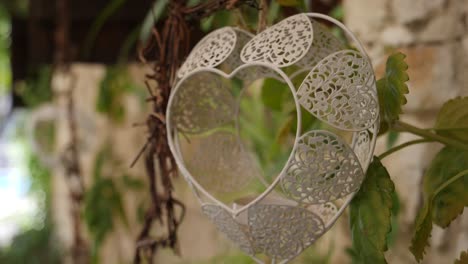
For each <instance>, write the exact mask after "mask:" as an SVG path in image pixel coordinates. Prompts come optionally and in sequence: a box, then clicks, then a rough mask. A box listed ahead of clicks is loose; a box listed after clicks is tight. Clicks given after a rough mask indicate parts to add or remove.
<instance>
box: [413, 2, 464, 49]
mask: <svg viewBox="0 0 468 264" xmlns="http://www.w3.org/2000/svg"><path fill="white" fill-rule="evenodd" d="M408 2H411V1H408ZM428 2H431V1H428ZM462 4H463V0H460V1H448V2H447V4H446V5H444V6H443V7H440V8H438V9H436V10H434V12H431V13H430V14H429V15H428V16H426V17H425V19H426V20H424V21H421V22H417V23H415V26H414V28H415V32H417V33H416V34H417V38H418V40H419V42H441V41H448V40H455V39H456V38H458V37H460V36H461V35H462V34H463V12H462V11H463V8H462ZM465 4H466V3H465Z"/></svg>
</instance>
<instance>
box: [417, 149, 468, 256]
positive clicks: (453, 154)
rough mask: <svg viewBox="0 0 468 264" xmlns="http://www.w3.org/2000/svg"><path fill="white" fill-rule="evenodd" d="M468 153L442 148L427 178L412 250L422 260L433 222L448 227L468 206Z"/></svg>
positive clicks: (425, 178)
mask: <svg viewBox="0 0 468 264" xmlns="http://www.w3.org/2000/svg"><path fill="white" fill-rule="evenodd" d="M467 188H468V151H460V150H458V149H455V148H452V147H445V148H443V149H442V150H441V151H440V152H439V153H438V154H437V155H436V157H435V158H434V160H433V161H432V163H431V165H430V167H429V169H428V170H427V172H426V175H425V177H424V189H423V192H424V193H423V196H424V206H423V208H422V209H421V210H420V211H419V214H418V217H417V220H416V225H415V230H416V232H415V234H414V237H413V240H412V243H411V247H410V250H411V252H412V253H413V255H414V256H415V257H416V260H418V261H420V260H422V258H423V256H424V249H425V247H426V246H428V245H429V243H428V240H429V237H430V235H431V230H432V222H434V223H436V224H437V225H439V226H441V227H444V228H445V227H447V226H448V225H449V224H450V222H451V221H452V220H453V219H455V218H456V217H457V216H458V215H459V214H461V213H462V212H463V209H464V207H465V206H468V193H467V192H466V190H467Z"/></svg>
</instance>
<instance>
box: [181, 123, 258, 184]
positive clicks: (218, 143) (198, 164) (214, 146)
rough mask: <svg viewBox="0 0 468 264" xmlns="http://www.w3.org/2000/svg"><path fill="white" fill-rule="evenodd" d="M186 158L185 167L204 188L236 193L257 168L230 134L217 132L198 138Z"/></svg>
mask: <svg viewBox="0 0 468 264" xmlns="http://www.w3.org/2000/svg"><path fill="white" fill-rule="evenodd" d="M195 140H196V139H195V138H194V139H192V141H193V145H195V149H194V151H193V153H191V154H190V155H189V157H187V164H186V165H187V168H188V169H189V170H190V172H191V174H192V176H193V177H194V179H195V180H196V181H197V182H198V183H199V184H200V185H201V186H203V187H204V188H205V189H206V190H208V191H214V192H222V193H229V192H236V191H239V190H242V189H243V188H244V187H245V186H246V185H247V184H249V182H250V181H251V180H252V179H253V178H255V177H261V176H260V169H259V168H258V167H257V165H256V164H255V159H254V158H253V157H252V155H251V154H250V153H248V152H247V151H246V150H244V148H243V146H242V145H241V142H239V141H238V138H237V137H236V135H234V134H230V133H228V132H217V133H215V134H212V135H210V136H207V137H203V138H200V139H199V140H198V141H195Z"/></svg>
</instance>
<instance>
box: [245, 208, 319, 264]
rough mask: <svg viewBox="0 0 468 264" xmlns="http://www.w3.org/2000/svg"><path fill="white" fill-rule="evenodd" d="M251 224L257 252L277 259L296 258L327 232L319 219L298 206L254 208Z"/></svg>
mask: <svg viewBox="0 0 468 264" xmlns="http://www.w3.org/2000/svg"><path fill="white" fill-rule="evenodd" d="M248 221H249V228H250V232H251V234H252V238H253V241H254V242H253V243H254V247H255V249H256V250H258V251H259V252H263V253H265V254H266V255H267V256H269V257H272V258H275V260H286V259H292V258H294V257H295V256H297V255H298V254H299V253H301V252H302V251H303V250H304V249H305V248H307V247H308V246H310V245H311V244H312V243H313V242H314V241H315V240H316V239H317V238H318V237H319V236H320V235H322V234H323V232H325V225H324V223H323V221H322V219H321V218H320V217H319V216H317V215H316V214H314V213H312V212H310V211H308V210H305V209H303V208H301V207H295V206H287V205H264V204H258V205H254V206H252V207H250V208H249V209H248Z"/></svg>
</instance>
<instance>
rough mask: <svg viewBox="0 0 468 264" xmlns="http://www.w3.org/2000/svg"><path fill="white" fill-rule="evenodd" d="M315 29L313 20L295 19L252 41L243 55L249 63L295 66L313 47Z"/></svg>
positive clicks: (263, 33) (261, 34)
mask: <svg viewBox="0 0 468 264" xmlns="http://www.w3.org/2000/svg"><path fill="white" fill-rule="evenodd" d="M312 39H313V29H312V22H311V21H310V19H309V18H308V17H307V16H305V15H303V14H299V15H295V16H291V17H289V18H286V19H284V20H283V21H281V22H279V23H278V24H276V25H274V26H271V27H269V28H267V29H265V30H264V31H262V32H261V33H260V34H258V35H257V36H255V37H254V38H253V39H252V40H251V41H249V42H248V43H247V44H246V45H245V47H244V49H243V50H242V53H241V59H242V61H244V62H245V63H249V62H258V61H260V62H268V63H271V64H273V65H275V66H277V67H286V66H290V65H293V64H294V63H296V62H297V61H298V60H299V59H301V58H302V57H303V56H304V55H305V54H306V53H307V52H308V51H309V48H310V46H311V45H312Z"/></svg>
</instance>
